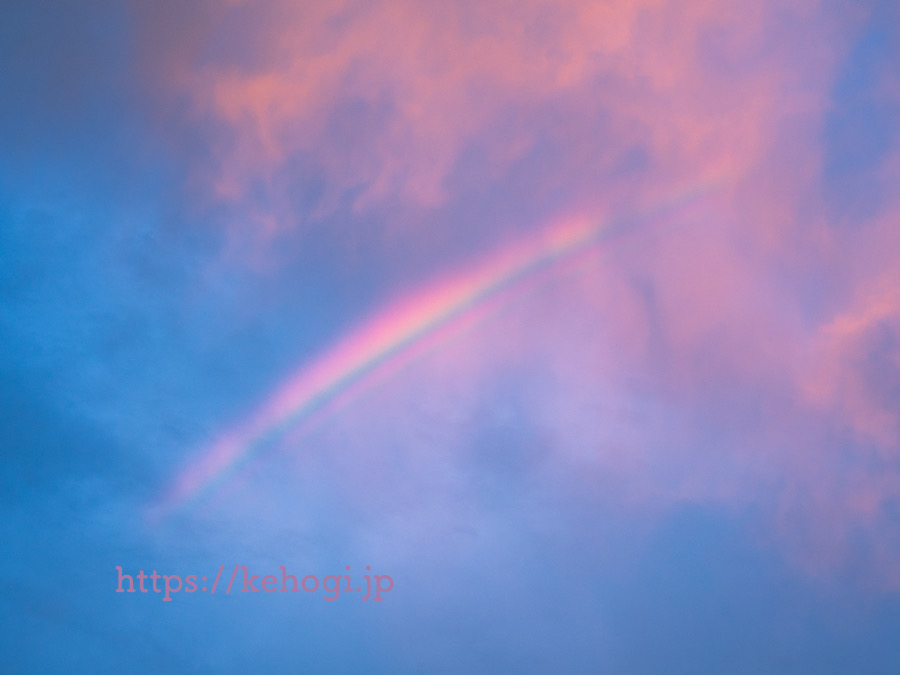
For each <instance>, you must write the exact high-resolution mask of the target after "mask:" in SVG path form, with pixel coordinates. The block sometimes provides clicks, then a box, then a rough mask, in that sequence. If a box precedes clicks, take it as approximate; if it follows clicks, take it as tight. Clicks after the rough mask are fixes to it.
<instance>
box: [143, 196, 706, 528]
mask: <svg viewBox="0 0 900 675" xmlns="http://www.w3.org/2000/svg"><path fill="white" fill-rule="evenodd" d="M719 182H720V181H714V182H706V183H703V184H701V187H698V188H693V189H690V190H688V191H682V192H680V193H679V194H678V196H676V197H674V198H669V199H667V200H665V201H664V202H663V203H661V204H659V205H657V206H656V207H654V208H652V209H648V210H646V211H645V212H643V213H641V214H638V215H637V216H633V217H631V218H629V219H627V220H620V221H609V220H607V221H604V222H601V223H592V222H587V221H583V220H582V221H574V222H572V221H569V222H565V223H562V224H559V225H557V226H555V227H551V228H548V229H547V230H545V231H543V232H540V233H539V234H537V235H536V236H534V237H532V238H530V239H527V240H525V241H521V242H519V243H517V244H515V245H512V246H510V247H508V248H506V249H504V250H503V251H501V252H500V253H498V254H497V255H495V256H494V257H492V258H490V259H488V260H486V261H485V262H483V263H482V264H480V265H477V266H474V267H473V268H471V269H469V270H467V271H465V272H463V273H461V274H457V275H455V276H453V277H451V278H449V279H447V280H445V281H443V282H441V283H437V284H434V285H432V286H430V287H428V288H426V289H424V290H422V291H420V292H417V293H415V294H413V295H411V296H408V297H406V298H403V299H401V300H399V301H397V302H395V303H393V304H391V305H389V306H388V307H387V308H386V309H385V310H383V311H381V312H379V313H377V314H375V315H374V316H373V317H372V318H370V319H369V320H368V321H365V322H363V323H362V324H361V325H360V327H359V328H358V329H357V330H356V331H354V332H352V333H350V334H349V335H348V336H347V337H346V338H344V339H343V340H341V341H339V342H338V343H337V344H336V345H335V346H334V347H333V348H332V349H330V350H328V351H326V352H325V353H324V354H323V355H322V356H321V357H320V358H318V359H316V360H315V361H313V363H312V364H311V365H309V366H305V367H303V368H301V369H299V370H298V371H297V372H296V373H295V374H294V375H293V376H291V377H290V378H288V380H287V381H286V382H285V384H283V385H282V386H281V387H280V388H279V389H277V390H276V391H275V393H274V394H273V395H272V396H271V397H270V398H269V399H268V400H267V401H266V402H265V403H264V404H263V405H262V406H261V407H260V408H259V409H258V410H257V411H256V412H255V413H254V414H253V415H252V416H251V417H250V418H249V419H248V420H246V421H245V422H244V423H243V424H241V425H239V426H237V427H235V428H233V429H231V430H229V431H227V432H226V433H225V434H223V435H222V436H221V437H220V438H219V439H218V440H217V441H216V442H215V443H214V444H213V445H212V446H211V447H209V448H208V449H207V450H206V451H205V452H203V453H201V454H200V456H199V457H198V458H197V459H195V460H194V461H193V462H192V463H190V464H188V465H187V466H186V467H185V468H184V469H183V470H182V471H181V472H180V473H179V475H178V476H177V479H176V481H175V482H174V483H173V485H172V487H171V488H170V489H169V490H168V492H167V493H166V494H165V495H164V497H163V499H162V500H161V503H160V504H158V505H157V513H160V512H161V513H163V514H165V513H170V512H172V511H174V510H176V509H178V508H180V507H182V506H184V505H186V504H188V503H190V502H193V501H196V500H197V499H199V498H200V496H201V495H202V494H204V493H207V492H210V491H211V490H212V489H213V488H214V486H216V485H219V484H221V483H223V482H224V481H225V480H227V479H228V477H229V476H232V475H233V474H234V473H235V472H236V471H237V470H238V469H239V468H240V467H241V466H243V465H244V464H245V463H246V462H247V461H248V460H249V459H250V458H251V457H253V456H255V455H256V454H258V453H259V452H261V451H262V450H263V449H264V448H266V447H268V446H269V445H271V444H272V442H273V441H274V440H276V439H277V438H279V437H280V436H282V435H283V434H284V433H285V432H286V431H287V430H288V429H290V428H292V427H293V426H295V425H297V424H298V423H299V422H301V421H304V420H308V419H309V418H310V417H311V416H312V415H313V414H314V413H316V412H317V411H322V410H326V409H328V405H329V404H330V403H333V402H334V401H335V400H336V399H338V398H339V396H340V395H341V394H342V393H343V394H345V395H346V394H347V392H350V391H357V392H358V391H361V390H362V389H364V388H365V385H366V384H368V383H370V381H374V380H375V379H377V378H379V377H383V376H384V372H385V367H389V366H390V365H391V364H396V363H399V362H402V361H403V360H404V358H408V357H409V355H410V354H411V353H413V352H415V351H416V349H417V348H421V347H422V345H424V344H427V343H428V340H429V338H431V339H432V340H433V339H434V337H435V336H436V335H438V334H439V333H440V331H441V330H446V329H447V327H448V326H450V325H451V324H452V323H453V322H454V321H456V320H459V319H461V318H465V317H466V316H467V315H471V314H473V313H475V310H476V309H478V308H482V309H483V307H484V305H485V304H486V303H487V301H488V300H491V299H496V298H498V297H499V296H500V295H501V294H502V293H503V292H504V291H506V290H509V289H511V288H513V287H516V286H519V285H520V284H521V282H522V281H524V280H525V279H531V278H533V277H534V276H536V275H538V273H540V272H541V271H545V270H548V269H549V268H553V267H555V266H556V265H557V264H559V263H560V262H561V261H563V260H568V259H571V258H572V257H573V256H575V254H577V253H579V252H582V251H585V250H586V249H588V248H589V247H591V246H593V245H596V244H598V243H600V242H602V241H606V240H608V239H609V238H610V237H611V236H613V235H616V234H618V233H620V232H622V231H625V230H628V229H630V226H631V225H634V224H636V223H639V222H646V221H647V220H648V219H651V218H653V219H654V220H657V219H660V218H665V217H666V216H668V215H672V214H675V213H678V212H679V211H680V210H681V209H682V208H683V207H685V206H689V205H692V204H696V203H698V201H699V198H700V197H702V196H703V195H705V194H707V193H708V192H709V190H710V188H711V187H713V186H715V185H716V184H718V183H719Z"/></svg>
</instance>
